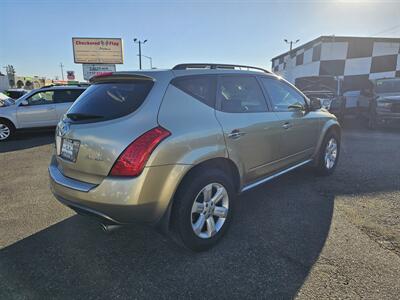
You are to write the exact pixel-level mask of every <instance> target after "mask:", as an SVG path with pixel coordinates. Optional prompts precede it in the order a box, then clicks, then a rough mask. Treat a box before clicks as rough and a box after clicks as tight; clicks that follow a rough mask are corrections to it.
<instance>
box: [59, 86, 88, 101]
mask: <svg viewBox="0 0 400 300" xmlns="http://www.w3.org/2000/svg"><path fill="white" fill-rule="evenodd" d="M84 91H85V90H84V89H76V90H55V91H54V101H55V102H57V103H66V102H74V101H75V100H76V99H77V98H78V97H79V96H80V95H81V94H82V93H83V92H84Z"/></svg>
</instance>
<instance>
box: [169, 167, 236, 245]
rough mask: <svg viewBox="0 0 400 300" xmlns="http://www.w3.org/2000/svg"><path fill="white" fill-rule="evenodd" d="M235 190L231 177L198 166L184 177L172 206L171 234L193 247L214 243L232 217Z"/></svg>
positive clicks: (224, 230)
mask: <svg viewBox="0 0 400 300" xmlns="http://www.w3.org/2000/svg"><path fill="white" fill-rule="evenodd" d="M235 198H236V191H235V189H234V187H233V184H232V181H231V179H230V178H229V177H228V176H227V175H226V174H225V173H224V172H222V171H220V170H218V169H213V170H204V169H203V170H198V171H197V172H196V171H195V172H194V173H192V174H190V175H189V177H187V178H185V179H184V180H183V182H182V183H181V186H180V187H179V189H178V191H177V194H176V196H175V199H174V205H173V207H172V216H171V217H172V219H171V221H172V223H171V225H172V234H173V237H174V238H175V240H176V241H177V242H178V243H179V244H181V245H183V246H184V247H186V248H189V249H191V250H193V251H204V250H208V249H210V248H211V247H212V246H214V245H215V244H216V243H217V242H218V241H219V240H220V239H221V238H222V237H223V235H224V234H225V233H226V231H227V230H228V227H229V225H230V223H231V220H232V215H233V211H234V204H235Z"/></svg>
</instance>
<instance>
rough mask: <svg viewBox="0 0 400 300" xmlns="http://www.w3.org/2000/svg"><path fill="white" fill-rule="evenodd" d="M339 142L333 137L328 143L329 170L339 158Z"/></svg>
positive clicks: (326, 150) (326, 152)
mask: <svg viewBox="0 0 400 300" xmlns="http://www.w3.org/2000/svg"><path fill="white" fill-rule="evenodd" d="M337 150H338V147H337V142H336V140H335V139H334V138H331V139H330V140H329V142H328V144H327V145H326V149H325V167H326V168H327V169H328V170H329V169H332V168H333V167H334V166H335V163H336V158H337Z"/></svg>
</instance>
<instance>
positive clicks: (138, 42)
mask: <svg viewBox="0 0 400 300" xmlns="http://www.w3.org/2000/svg"><path fill="white" fill-rule="evenodd" d="M133 42H134V43H136V44H139V69H140V70H141V69H142V44H145V43H146V42H147V40H144V41H141V40H139V39H137V38H134V39H133Z"/></svg>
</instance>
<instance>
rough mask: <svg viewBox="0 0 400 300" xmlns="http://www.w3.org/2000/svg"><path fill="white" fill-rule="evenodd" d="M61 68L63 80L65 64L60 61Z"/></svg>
mask: <svg viewBox="0 0 400 300" xmlns="http://www.w3.org/2000/svg"><path fill="white" fill-rule="evenodd" d="M60 68H61V78H62V80H63V81H64V69H63V68H64V65H63V63H60Z"/></svg>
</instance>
